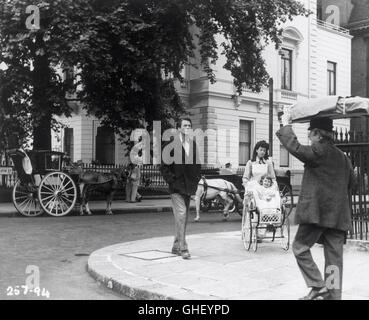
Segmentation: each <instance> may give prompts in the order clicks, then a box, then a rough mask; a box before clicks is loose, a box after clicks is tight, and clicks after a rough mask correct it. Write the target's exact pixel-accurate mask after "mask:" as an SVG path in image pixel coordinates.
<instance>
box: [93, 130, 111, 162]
mask: <svg viewBox="0 0 369 320" xmlns="http://www.w3.org/2000/svg"><path fill="white" fill-rule="evenodd" d="M96 162H97V163H99V164H114V163H115V134H114V131H113V129H111V128H107V127H99V128H97V135H96Z"/></svg>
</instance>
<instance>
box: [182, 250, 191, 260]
mask: <svg viewBox="0 0 369 320" xmlns="http://www.w3.org/2000/svg"><path fill="white" fill-rule="evenodd" d="M181 256H182V259H185V260H188V259H191V255H190V253H189V252H188V251H182V252H181Z"/></svg>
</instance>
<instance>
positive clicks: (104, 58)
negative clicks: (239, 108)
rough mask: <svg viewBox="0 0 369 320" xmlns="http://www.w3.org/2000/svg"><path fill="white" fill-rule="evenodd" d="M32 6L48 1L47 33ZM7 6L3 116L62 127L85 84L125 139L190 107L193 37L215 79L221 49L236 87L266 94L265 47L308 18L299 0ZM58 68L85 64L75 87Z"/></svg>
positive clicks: (89, 104) (85, 96) (87, 99)
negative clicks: (30, 12)
mask: <svg viewBox="0 0 369 320" xmlns="http://www.w3.org/2000/svg"><path fill="white" fill-rule="evenodd" d="M29 4H37V5H38V6H39V7H40V12H41V29H40V30H37V31H30V30H26V29H25V28H24V21H25V19H26V17H27V15H26V14H25V7H26V6H27V5H29ZM0 6H1V8H0V12H1V13H0V31H1V34H0V45H1V49H0V61H1V60H2V61H5V62H6V64H7V65H8V66H9V69H8V70H7V71H6V72H5V73H3V74H2V75H1V80H2V81H1V84H0V87H2V88H3V89H4V88H5V91H3V92H6V97H5V98H4V96H3V98H2V99H1V101H3V102H2V104H1V108H3V109H4V110H5V113H7V114H8V113H11V114H14V115H18V114H19V113H23V115H25V114H27V115H32V117H31V119H30V125H31V126H33V127H35V126H36V127H37V125H39V124H40V123H42V120H43V119H45V118H47V117H50V119H51V124H55V122H53V121H52V119H53V118H52V117H53V116H54V115H61V114H65V115H67V116H68V115H70V111H71V110H70V108H69V106H68V103H67V102H66V100H65V93H66V92H67V90H71V89H72V90H74V89H75V86H76V85H77V84H81V85H82V89H81V90H80V91H79V92H78V98H79V99H80V100H81V101H82V103H83V105H84V107H85V109H86V110H87V111H88V112H89V113H91V114H94V115H95V116H97V117H98V118H99V119H101V120H102V121H103V123H104V124H106V125H107V126H110V127H112V128H114V129H115V130H116V131H117V132H119V133H121V134H122V135H124V134H126V133H127V131H129V130H131V129H132V128H136V127H138V126H142V120H146V121H147V122H148V123H151V121H152V120H161V121H162V122H163V125H164V126H165V125H166V124H168V121H169V120H170V119H172V118H176V117H178V115H180V114H182V113H183V112H184V111H185V108H184V106H183V104H182V102H181V100H180V98H179V96H178V93H177V92H176V90H175V86H174V84H175V81H177V80H182V77H181V70H182V69H183V67H184V65H185V64H191V63H193V61H194V60H193V58H194V57H195V55H194V50H195V43H198V46H199V52H200V63H201V68H202V69H203V70H204V71H205V72H206V74H207V75H208V77H209V79H210V80H211V81H212V82H214V81H215V80H216V79H215V73H214V70H213V64H214V63H215V61H216V60H217V59H218V55H219V53H220V52H222V54H224V55H225V56H226V59H227V62H226V64H225V65H224V68H225V69H227V70H229V71H230V72H231V74H232V76H233V77H234V84H235V87H236V88H237V91H238V92H239V93H241V92H242V88H243V86H244V85H246V86H247V87H248V88H250V89H252V90H253V91H256V92H259V91H260V90H261V88H262V86H263V85H266V84H267V80H268V77H269V76H268V74H267V71H266V69H265V63H264V60H263V58H262V51H263V49H264V47H265V45H267V44H268V43H269V42H274V43H275V44H276V46H277V45H278V44H279V42H280V39H279V37H280V35H281V32H282V29H281V25H282V24H283V23H284V22H286V21H287V19H292V18H293V17H294V16H297V15H307V14H308V12H307V11H306V10H305V9H304V7H303V6H302V5H301V4H300V3H299V2H297V1H295V0H54V1H53V2H52V3H51V2H50V4H49V3H46V2H44V1H35V0H7V1H5V0H3V1H2V2H1V4H0ZM219 34H220V35H222V37H223V39H224V41H223V42H221V43H217V41H216V36H217V35H219ZM218 46H220V47H218ZM31 61H32V67H33V68H34V69H33V70H32V67H31ZM60 64H62V65H64V66H69V67H70V66H76V67H77V70H79V73H78V74H77V75H76V80H77V82H76V81H75V82H74V86H73V87H68V84H67V83H65V82H63V81H62V79H61V78H60V76H58V73H57V72H56V66H58V65H60ZM3 95H4V93H3ZM4 101H5V103H4ZM21 118H22V117H20V119H21ZM23 118H24V117H23ZM26 119H27V117H26Z"/></svg>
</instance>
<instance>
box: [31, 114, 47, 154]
mask: <svg viewBox="0 0 369 320" xmlns="http://www.w3.org/2000/svg"><path fill="white" fill-rule="evenodd" d="M33 150H51V115H45V116H44V117H42V120H41V121H40V123H39V125H38V126H35V127H34V128H33Z"/></svg>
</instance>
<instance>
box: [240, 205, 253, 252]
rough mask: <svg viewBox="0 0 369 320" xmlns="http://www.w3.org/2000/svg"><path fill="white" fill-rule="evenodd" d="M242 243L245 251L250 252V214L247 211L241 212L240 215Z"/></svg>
mask: <svg viewBox="0 0 369 320" xmlns="http://www.w3.org/2000/svg"><path fill="white" fill-rule="evenodd" d="M241 233H242V242H243V245H244V247H245V249H246V250H247V251H249V250H250V247H251V242H252V227H251V218H250V212H249V211H248V210H247V209H244V210H243V214H242V230H241Z"/></svg>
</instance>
